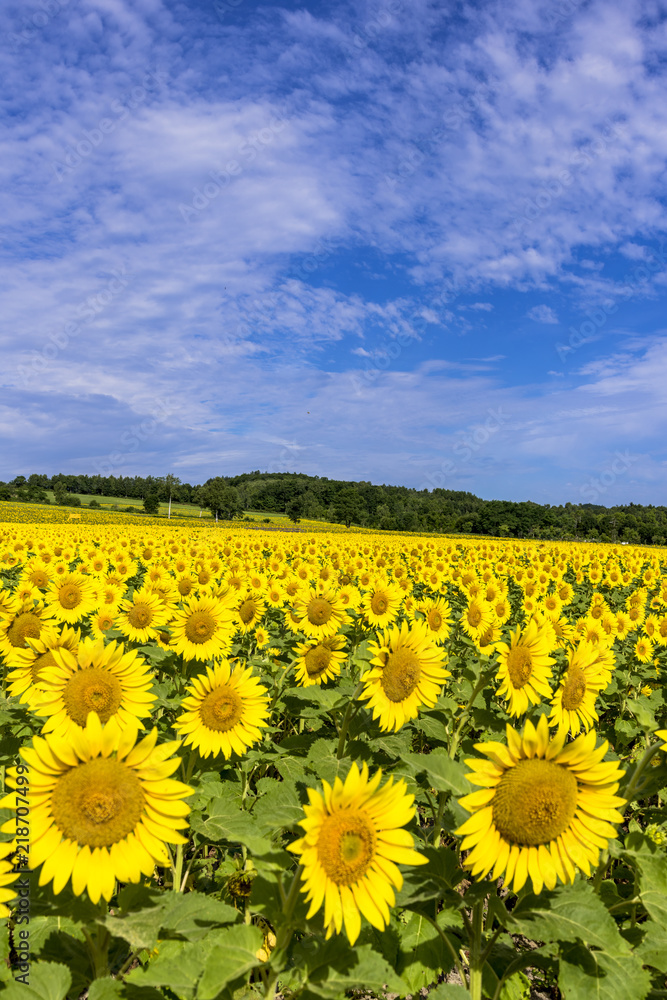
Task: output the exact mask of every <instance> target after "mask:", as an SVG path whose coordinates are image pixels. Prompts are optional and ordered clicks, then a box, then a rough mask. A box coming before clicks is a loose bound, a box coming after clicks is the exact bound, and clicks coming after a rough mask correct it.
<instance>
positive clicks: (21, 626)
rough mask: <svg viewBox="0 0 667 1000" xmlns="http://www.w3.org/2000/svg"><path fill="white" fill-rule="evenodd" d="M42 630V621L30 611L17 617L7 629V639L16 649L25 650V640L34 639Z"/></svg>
mask: <svg viewBox="0 0 667 1000" xmlns="http://www.w3.org/2000/svg"><path fill="white" fill-rule="evenodd" d="M41 629H42V621H41V620H40V619H39V618H38V617H37V615H35V614H33V613H32V611H24V612H23V613H22V614H20V615H17V616H16V618H15V619H14V621H13V622H12V623H11V625H10V626H9V628H8V629H7V638H8V639H9V642H10V643H11V645H12V646H15V647H16V648H17V649H26V648H27V645H28V643H27V642H26V639H36V638H37V637H38V636H39V633H40V630H41Z"/></svg>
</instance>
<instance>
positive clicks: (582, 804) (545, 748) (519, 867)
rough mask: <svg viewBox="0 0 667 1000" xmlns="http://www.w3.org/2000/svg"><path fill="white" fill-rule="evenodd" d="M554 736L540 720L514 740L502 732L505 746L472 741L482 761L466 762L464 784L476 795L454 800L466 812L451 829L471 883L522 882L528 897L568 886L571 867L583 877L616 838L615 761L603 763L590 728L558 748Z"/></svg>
mask: <svg viewBox="0 0 667 1000" xmlns="http://www.w3.org/2000/svg"><path fill="white" fill-rule="evenodd" d="M565 739H566V733H565V731H564V730H560V731H559V732H558V734H557V735H556V736H554V737H553V739H550V738H549V726H548V723H547V718H546V715H542V716H541V717H540V721H539V722H538V724H537V728H536V727H535V726H533V724H532V723H531V722H526V725H525V727H524V730H523V733H522V734H521V735H520V734H519V733H518V732H517V731H516V730H515V729H513V728H512V726H510V725H508V726H507V746H505V744H503V743H495V742H488V743H477V744H475V749H476V750H479V751H480V753H483V754H485V756H486V757H487V758H488V760H480V759H475V760H466V764H467V765H468V766H469V767H471V768H472V769H473V771H472V774H468V775H467V777H468V779H469V780H470V781H471V782H472V783H473V784H474V785H481V786H482V789H481V791H477V792H473V793H472V794H471V795H466V796H464V797H463V798H462V799H460V800H459V801H460V804H461V805H462V806H463V808H464V809H467V810H468V812H470V813H472V815H471V817H470V819H468V820H466V822H465V823H464V824H463V825H462V826H461V827H459V829H458V830H457V831H456V832H457V834H459V835H462V836H463V838H464V839H463V842H462V844H461V850H463V851H465V850H468V849H470V848H472V849H471V850H470V854H469V855H468V857H467V858H466V860H465V865H466V867H468V868H470V869H471V870H472V874H473V875H474V876H476V877H477V878H483V877H484V876H485V875H488V874H489V872H491V878H492V879H494V880H495V879H498V878H500V876H501V875H502V876H503V879H504V882H505V885H507V886H509V885H513V888H514V891H515V892H518V891H519V890H520V889H521V888H522V886H523V885H524V884H525V882H526V879H527V878H528V876H530V878H531V880H532V883H533V891H534V892H536V893H539V892H541V891H542V888H543V886H546V887H547V889H553V888H554V887H555V885H556V883H557V882H558V881H559V880H560V881H561V882H572V881H573V880H574V875H575V867H576V868H580V869H581V870H582V871H583V872H584V873H585V874H586V875H590V871H591V866H595V865H597V863H598V860H599V857H600V849H604V848H606V846H607V841H608V840H610V839H613V838H614V837H616V836H617V832H616V829H615V828H614V826H613V825H612V824H613V823H620V822H621V821H622V819H623V816H622V815H621V813H620V812H619V811H618V810H619V807H620V806H623V805H625V799H622V798H619V797H618V796H617V795H616V791H617V789H618V784H619V781H620V779H621V778H622V777H623V773H624V772H623V771H621V770H620V769H619V766H618V763H617V762H616V761H609V762H606V763H603V762H602V760H603V757H604V756H605V754H606V752H607V750H608V748H609V744H608V743H607V742H604V743H602V744H601V746H599V747H598V748H597V749H596V747H595V740H596V733H595V730H591V731H590V732H589V733H586V734H585V735H583V736H578V737H577V739H575V740H574V741H573V742H572V743H568V744H567V745H565Z"/></svg>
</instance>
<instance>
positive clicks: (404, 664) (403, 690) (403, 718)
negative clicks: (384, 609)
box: [360, 622, 451, 732]
mask: <svg viewBox="0 0 667 1000" xmlns="http://www.w3.org/2000/svg"><path fill="white" fill-rule="evenodd" d="M368 649H369V652H370V653H372V654H373V656H372V659H371V661H370V664H371V669H370V670H369V671H367V672H366V673H365V674H364V676H363V677H362V682H363V684H364V690H363V692H362V694H361V695H360V699H361V700H362V701H366V700H367V701H368V707H369V708H371V709H372V711H373V718H374V719H378V720H379V725H380V729H383V730H384V731H385V732H386V731H388V730H390V729H393V730H394V732H398V730H399V729H400V728H401V726H403V725H405V723H406V722H407V721H408V719H414V718H416V716H417V713H418V711H419V708H420V706H421V705H427V706H428V707H429V708H432V707H433V705H435V703H436V701H437V700H438V697H439V695H440V692H441V690H442V686H443V684H444V683H445V680H446V679H447V678H448V677H451V674H450V672H449V670H446V669H445V667H444V662H445V659H446V656H445V653H444V652H443V650H442V649H440V648H439V647H438V646H437V645H436V640H435V639H434V638H433V636H432V633H431V632H430V630H429V627H428V625H427V624H426V623H425V622H415V623H414V624H413V625H411V626H409V625H408V624H407V622H403V624H402V625H401V626H400V627H397V626H394V627H393V628H391V629H388V630H387V631H386V632H384V633H383V634H381V635H380V636H379V642H369V644H368Z"/></svg>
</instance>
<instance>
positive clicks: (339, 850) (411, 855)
mask: <svg viewBox="0 0 667 1000" xmlns="http://www.w3.org/2000/svg"><path fill="white" fill-rule="evenodd" d="M381 780H382V771H376V773H375V774H374V775H373V777H372V778H370V779H369V777H368V767H367V765H366V764H363V766H362V769H361V771H359V768H358V767H357V765H356V764H353V765H352V767H351V768H350V770H349V772H348V775H347V778H346V779H345V783H344V784H343V782H342V781H341V779H340V778H336V779H335V781H334V785H333V788H332V787H331V786H330V785H329V784H328V783H327V782H326V781H323V782H322V787H323V792H322V793H320V792H317V791H315V789H313V788H309V789H308V799H309V804H308V805H307V806H305V807H304V812H305V814H306V818H305V819H303V820H300V825H301V826H302V827H303V829H304V830H305V831H306V832H305V834H304V836H303V837H302V838H301V839H300V840H297V841H295V842H294V843H293V844H291V845H290V847H289V850H290V851H294V853H295V854H298V855H300V858H299V860H300V862H301V864H302V866H303V875H302V879H303V886H302V889H301V891H302V892H305V893H306V900H307V901H308V902H309V903H310V909H309V911H308V917H309V918H310V917H312V916H313V914H315V913H316V912H317V911H318V910H319V909H320V908H321V906H322V904H324V924H325V927H326V932H327V937H331V935H332V934H333V933H334V931H335V932H336V933H340V931H341V930H342V928H343V923H344V924H345V933H346V934H347V937H348V938H349V940H350V943H351V944H354V942H355V941H356V940H357V938H358V937H359V932H360V930H361V916H362V915H363V916H364V917H366V919H367V920H368V922H369V923H370V924H372V925H373V927H376V928H377V929H378V930H380V931H381V930H384V928H385V926H386V925H387V924H388V923H389V907H390V906H393V905H394V902H395V895H394V888H396V889H398V890H399V891H400V889H401V887H402V885H403V876H402V875H401V873H400V871H399V869H398V868H397V867H396V866H397V865H420V864H424V863H425V862H426V860H427V859H426V858H425V857H424V856H423V855H421V854H418V853H417V852H416V851H415V850H413V847H414V841H413V838H412V835H411V834H410V833H408V831H407V830H403V829H401V828H402V827H404V826H405V825H406V823H409V822H410V820H411V819H412V818H413V816H414V813H415V808H414V796H413V795H408V794H407V791H406V786H405V782H404V781H403V780H400V781H397V782H396V783H395V784H394V779H393V778H389V780H388V781H387V782H386V783H385V784H384V785H383V786H382V788H378V786H379V784H380V781H381Z"/></svg>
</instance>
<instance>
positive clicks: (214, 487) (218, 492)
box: [201, 476, 243, 521]
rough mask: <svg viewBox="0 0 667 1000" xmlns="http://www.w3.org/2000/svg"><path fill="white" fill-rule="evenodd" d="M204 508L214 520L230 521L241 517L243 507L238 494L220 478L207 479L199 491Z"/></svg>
mask: <svg viewBox="0 0 667 1000" xmlns="http://www.w3.org/2000/svg"><path fill="white" fill-rule="evenodd" d="M201 497H202V500H203V501H204V506H206V507H208V508H209V510H210V511H211V513H212V514H213V517H215V519H216V520H218V519H220V520H222V521H231V520H233V519H234V518H235V517H242V515H243V507H242V506H241V502H240V500H239V496H238V493H237V492H236V490H235V489H234V487H233V486H229V485H228V484H227V483H226V482H225V480H224V479H223V478H222V477H221V476H216V477H215V479H209V480H208V482H207V483H205V484H204V486H203V487H202V491H201Z"/></svg>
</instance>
